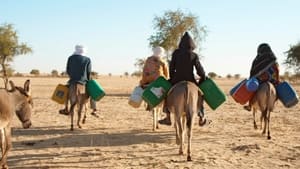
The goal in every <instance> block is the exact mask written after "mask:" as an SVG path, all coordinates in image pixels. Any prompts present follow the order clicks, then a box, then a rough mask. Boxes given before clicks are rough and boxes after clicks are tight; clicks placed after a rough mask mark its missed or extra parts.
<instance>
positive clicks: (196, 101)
mask: <svg viewBox="0 0 300 169" xmlns="http://www.w3.org/2000/svg"><path fill="white" fill-rule="evenodd" d="M202 102H203V98H202V92H201V91H200V90H199V88H198V86H196V85H195V84H194V83H192V82H187V81H182V82H179V83H177V84H176V85H175V86H174V87H172V88H171V89H170V91H169V93H168V96H167V101H166V104H167V108H168V110H169V111H170V112H171V113H173V114H174V120H175V132H176V143H177V144H179V146H180V147H179V154H183V149H184V138H185V132H186V131H185V130H186V128H187V136H188V148H187V161H192V158H191V147H192V145H191V144H192V130H193V124H194V117H195V116H196V115H197V112H198V110H199V109H200V106H201V105H202V104H201V103H202Z"/></svg>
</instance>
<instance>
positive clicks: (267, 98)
mask: <svg viewBox="0 0 300 169" xmlns="http://www.w3.org/2000/svg"><path fill="white" fill-rule="evenodd" d="M276 98H277V95H276V89H275V87H274V86H273V84H272V83H270V82H264V83H262V84H261V85H260V86H259V88H258V90H257V91H256V93H255V95H254V96H253V98H252V99H251V100H250V105H251V107H252V108H253V124H254V129H257V125H256V121H255V114H256V112H257V110H259V111H260V112H261V116H260V122H261V124H260V128H261V129H262V123H263V121H264V128H263V131H262V134H263V135H264V134H265V133H266V127H267V126H268V136H267V138H268V139H271V136H270V114H271V112H272V111H273V109H274V105H275V101H276Z"/></svg>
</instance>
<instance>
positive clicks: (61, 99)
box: [51, 84, 69, 104]
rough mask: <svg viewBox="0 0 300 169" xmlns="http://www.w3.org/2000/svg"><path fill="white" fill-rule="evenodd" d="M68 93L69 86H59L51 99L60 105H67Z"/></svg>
mask: <svg viewBox="0 0 300 169" xmlns="http://www.w3.org/2000/svg"><path fill="white" fill-rule="evenodd" d="M68 92H69V88H68V86H66V85H63V84H58V85H57V86H56V88H55V90H54V92H53V94H52V97H51V99H52V100H53V101H55V102H57V103H59V104H65V102H66V101H67V100H68Z"/></svg>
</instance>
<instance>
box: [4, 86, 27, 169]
mask: <svg viewBox="0 0 300 169" xmlns="http://www.w3.org/2000/svg"><path fill="white" fill-rule="evenodd" d="M10 84H11V88H12V89H11V90H9V91H7V90H6V89H0V138H1V140H0V145H1V154H2V158H1V161H0V166H1V167H2V168H8V166H7V156H8V151H9V150H10V149H11V147H12V142H11V121H12V118H13V116H14V114H15V113H16V114H17V116H18V118H19V120H20V121H21V122H22V124H23V128H29V127H30V126H31V121H30V117H31V111H32V106H33V102H32V98H31V95H30V81H29V80H27V81H26V82H25V83H24V88H22V87H16V86H15V85H14V83H13V82H12V81H10Z"/></svg>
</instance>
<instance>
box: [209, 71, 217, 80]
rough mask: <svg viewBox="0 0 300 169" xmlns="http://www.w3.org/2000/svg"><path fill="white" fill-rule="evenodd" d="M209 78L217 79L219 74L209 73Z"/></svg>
mask: <svg viewBox="0 0 300 169" xmlns="http://www.w3.org/2000/svg"><path fill="white" fill-rule="evenodd" d="M207 75H208V77H210V78H212V79H214V78H215V77H217V74H216V73H215V72H209V73H208V74H207Z"/></svg>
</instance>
